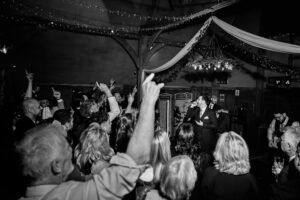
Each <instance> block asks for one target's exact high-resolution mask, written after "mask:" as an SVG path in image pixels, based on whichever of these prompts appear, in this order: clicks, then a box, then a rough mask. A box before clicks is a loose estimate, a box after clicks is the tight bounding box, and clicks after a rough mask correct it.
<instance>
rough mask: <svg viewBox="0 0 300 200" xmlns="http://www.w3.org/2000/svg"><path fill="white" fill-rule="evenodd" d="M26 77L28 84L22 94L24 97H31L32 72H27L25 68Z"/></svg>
mask: <svg viewBox="0 0 300 200" xmlns="http://www.w3.org/2000/svg"><path fill="white" fill-rule="evenodd" d="M25 73H26V78H27V80H28V85H27V89H26V93H25V96H24V99H28V98H32V84H33V75H34V74H33V73H29V72H28V71H27V70H25Z"/></svg>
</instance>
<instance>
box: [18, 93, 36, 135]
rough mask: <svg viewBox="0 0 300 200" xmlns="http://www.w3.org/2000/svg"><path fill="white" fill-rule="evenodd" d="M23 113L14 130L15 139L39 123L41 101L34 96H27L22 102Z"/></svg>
mask: <svg viewBox="0 0 300 200" xmlns="http://www.w3.org/2000/svg"><path fill="white" fill-rule="evenodd" d="M22 109H23V115H22V117H21V118H20V119H19V120H18V122H17V123H16V130H15V131H14V138H15V140H19V139H20V138H22V137H23V135H24V133H25V132H26V131H27V130H29V129H31V128H33V127H35V126H36V124H38V121H37V119H38V117H39V116H40V115H41V106H40V103H39V102H38V101H37V100H36V99H33V98H27V99H25V100H24V101H23V102H22Z"/></svg>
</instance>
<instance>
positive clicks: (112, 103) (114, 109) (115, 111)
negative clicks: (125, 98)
mask: <svg viewBox="0 0 300 200" xmlns="http://www.w3.org/2000/svg"><path fill="white" fill-rule="evenodd" d="M107 99H108V103H109V108H110V111H109V112H108V115H109V120H110V121H113V120H114V119H115V118H116V117H117V116H118V115H119V114H120V108H119V105H118V102H117V101H116V98H115V97H113V96H111V97H108V98H107Z"/></svg>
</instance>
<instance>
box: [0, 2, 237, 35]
mask: <svg viewBox="0 0 300 200" xmlns="http://www.w3.org/2000/svg"><path fill="white" fill-rule="evenodd" d="M5 2H6V1H2V3H3V4H5ZM235 2H236V1H235V0H231V1H226V2H221V3H219V4H217V5H215V6H212V7H211V8H208V9H205V10H203V11H200V12H198V13H195V14H192V15H190V16H188V17H186V18H185V19H184V20H181V21H178V22H175V23H171V24H167V25H164V26H158V27H148V28H140V27H137V26H123V25H122V27H123V28H122V31H124V32H135V33H138V32H140V33H147V32H154V31H159V30H167V29H169V28H174V27H177V26H179V25H182V24H185V23H187V22H189V21H191V20H193V19H196V18H199V17H201V16H203V15H206V14H208V13H211V12H215V11H217V10H219V9H222V8H224V7H227V6H229V5H231V4H233V3H235ZM8 4H9V7H12V8H16V6H18V7H22V6H23V4H22V3H20V2H19V3H17V2H10V3H8ZM31 9H32V8H31ZM34 9H36V10H39V12H40V14H38V12H32V14H33V15H34V16H36V17H41V18H46V19H48V20H52V21H54V20H55V21H60V22H64V21H66V19H64V18H61V19H58V18H56V19H53V17H54V15H53V14H52V13H51V12H49V11H44V10H43V9H42V8H40V7H39V6H34ZM18 10H19V12H24V9H18ZM29 11H30V10H29ZM27 12H28V8H27ZM45 12H47V13H48V15H46V16H45ZM73 21H74V20H73ZM74 23H76V24H80V23H79V22H74ZM86 25H88V26H89V25H91V26H97V25H96V24H87V23H86ZM119 27H121V25H119ZM110 29H111V30H112V31H113V32H117V31H118V30H114V29H113V27H110Z"/></svg>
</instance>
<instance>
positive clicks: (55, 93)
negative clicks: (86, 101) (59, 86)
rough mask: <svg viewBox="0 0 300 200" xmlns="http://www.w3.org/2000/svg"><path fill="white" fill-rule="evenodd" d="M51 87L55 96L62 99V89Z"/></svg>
mask: <svg viewBox="0 0 300 200" xmlns="http://www.w3.org/2000/svg"><path fill="white" fill-rule="evenodd" d="M51 89H52V92H53V96H54V98H56V99H61V93H60V91H57V90H55V89H54V87H51Z"/></svg>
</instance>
